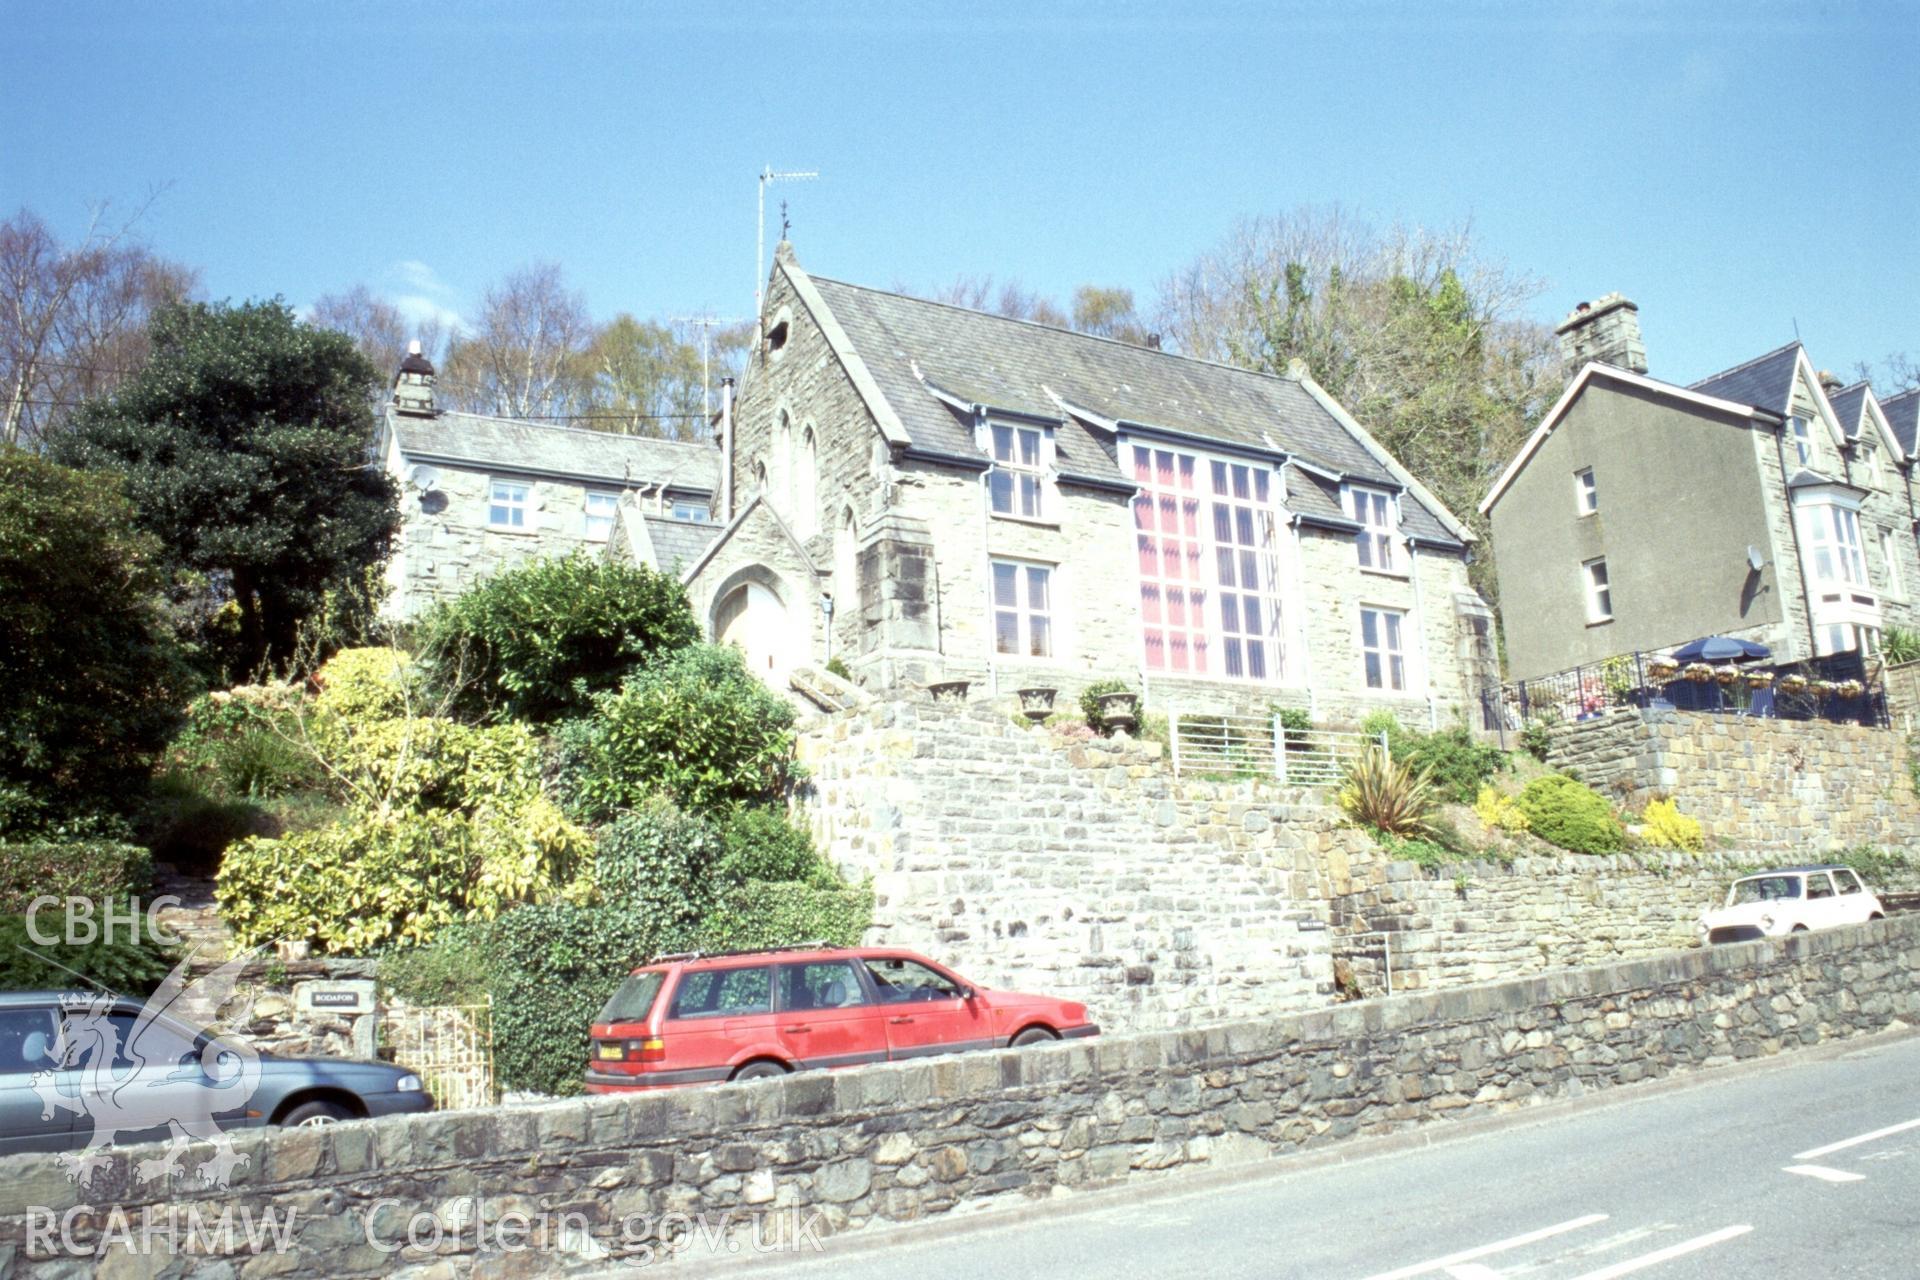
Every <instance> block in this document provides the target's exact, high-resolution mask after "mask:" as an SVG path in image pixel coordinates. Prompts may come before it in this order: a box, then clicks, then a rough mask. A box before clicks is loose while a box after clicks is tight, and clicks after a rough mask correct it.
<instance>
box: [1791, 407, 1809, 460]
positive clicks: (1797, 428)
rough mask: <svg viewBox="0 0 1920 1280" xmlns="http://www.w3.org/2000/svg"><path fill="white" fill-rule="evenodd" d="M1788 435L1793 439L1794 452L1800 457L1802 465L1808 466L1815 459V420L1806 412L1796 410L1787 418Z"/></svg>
mask: <svg viewBox="0 0 1920 1280" xmlns="http://www.w3.org/2000/svg"><path fill="white" fill-rule="evenodd" d="M1787 436H1788V439H1790V440H1792V441H1793V449H1794V453H1795V454H1797V455H1798V456H1799V458H1800V465H1801V466H1803V467H1804V466H1806V465H1808V464H1809V463H1811V462H1812V461H1813V421H1812V419H1811V418H1810V417H1808V416H1807V415H1806V414H1804V413H1800V412H1795V413H1794V414H1793V415H1792V416H1790V417H1789V418H1788V419H1787Z"/></svg>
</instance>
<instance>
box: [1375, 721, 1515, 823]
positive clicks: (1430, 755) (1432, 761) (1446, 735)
mask: <svg viewBox="0 0 1920 1280" xmlns="http://www.w3.org/2000/svg"><path fill="white" fill-rule="evenodd" d="M1393 757H1394V759H1396V760H1404V761H1406V762H1407V764H1409V765H1410V766H1412V767H1413V768H1414V769H1416V770H1420V769H1424V770H1426V771H1427V772H1428V773H1429V774H1431V775H1432V777H1433V789H1434V790H1435V791H1436V792H1438V793H1439V796H1440V798H1441V799H1442V800H1447V801H1451V802H1453V803H1454V804H1472V803H1473V801H1474V798H1475V797H1476V796H1478V795H1479V794H1480V788H1481V787H1482V786H1484V785H1485V784H1486V782H1487V780H1488V779H1489V778H1491V777H1493V775H1494V774H1496V773H1498V772H1500V770H1502V769H1504V768H1505V767H1506V764H1507V753H1506V752H1504V751H1502V750H1500V748H1498V747H1490V746H1487V745H1486V744H1485V743H1482V742H1480V741H1479V740H1478V739H1476V738H1475V737H1474V736H1473V733H1472V731H1471V730H1469V729H1467V728H1466V727H1464V726H1459V725H1456V726H1455V727H1454V728H1451V729H1442V730H1440V731H1439V732H1438V733H1424V734H1411V733H1410V734H1402V735H1401V737H1400V740H1399V741H1397V742H1395V743H1394V745H1393Z"/></svg>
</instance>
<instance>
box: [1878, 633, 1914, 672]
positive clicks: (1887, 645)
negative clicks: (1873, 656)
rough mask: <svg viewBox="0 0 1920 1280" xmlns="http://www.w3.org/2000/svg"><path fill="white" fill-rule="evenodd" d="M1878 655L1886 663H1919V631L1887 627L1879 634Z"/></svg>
mask: <svg viewBox="0 0 1920 1280" xmlns="http://www.w3.org/2000/svg"><path fill="white" fill-rule="evenodd" d="M1880 655H1881V656H1882V657H1883V658H1885V659H1886V660H1887V661H1888V662H1894V663H1897V662H1920V631H1915V630H1912V629H1910V628H1907V627H1888V628H1887V629H1886V630H1884V631H1882V632H1881V633H1880Z"/></svg>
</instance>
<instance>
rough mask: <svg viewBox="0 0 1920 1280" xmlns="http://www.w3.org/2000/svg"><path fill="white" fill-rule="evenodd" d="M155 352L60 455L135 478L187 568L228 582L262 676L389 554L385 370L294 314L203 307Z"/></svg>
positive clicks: (156, 526) (277, 309)
mask: <svg viewBox="0 0 1920 1280" xmlns="http://www.w3.org/2000/svg"><path fill="white" fill-rule="evenodd" d="M151 341H152V353H151V355H150V356H149V357H148V359H147V361H146V363H145V364H144V365H143V366H142V367H141V368H140V370H139V371H138V372H137V373H135V374H134V375H133V376H132V377H131V378H130V379H129V380H128V381H127V382H126V383H124V384H123V385H122V386H121V387H120V388H119V389H118V390H116V391H115V392H114V393H113V394H112V395H111V396H109V397H107V398H105V399H101V400H95V401H90V402H89V403H88V404H87V405H86V406H85V407H84V408H83V409H81V410H80V411H79V412H78V413H76V414H75V415H74V418H73V420H72V422H71V424H70V426H69V428H68V429H67V430H66V431H63V432H62V433H61V434H60V436H59V437H58V438H57V439H56V440H55V441H54V442H53V450H52V452H53V454H54V456H55V457H56V458H57V459H58V460H60V461H62V462H65V463H68V464H70V465H73V466H77V467H84V468H88V469H92V470H113V471H118V472H121V473H123V474H124V475H125V477H126V484H127V492H128V495H129V496H130V497H131V498H132V500H133V504H134V508H135V510H136V511H137V512H138V513H139V522H140V524H141V526H142V527H144V528H145V529H147V530H148V531H149V532H151V533H153V534H155V535H156V536H157V537H158V538H159V540H160V542H161V544H162V546H163V547H164V548H165V549H166V553H167V555H168V557H169V559H170V560H171V561H172V565H173V567H175V568H176V569H178V570H184V571H191V572H198V573H204V574H207V575H209V579H210V580H213V581H217V582H219V583H224V584H225V587H226V589H227V590H230V591H231V593H232V596H233V599H234V601H235V603H237V604H238V606H239V609H240V635H239V641H238V654H239V660H240V662H241V663H242V664H243V665H244V666H245V667H246V668H247V669H249V670H251V669H252V668H254V667H256V666H257V665H259V664H260V663H261V662H262V661H271V662H272V663H274V664H275V665H283V664H286V663H288V662H289V661H290V660H291V659H292V658H293V656H294V650H295V642H296V638H297V636H298V632H299V629H300V626H301V623H302V622H303V621H305V620H306V619H307V618H309V617H311V616H313V615H314V614H315V613H316V612H317V611H319V610H321V609H323V608H324V607H326V606H327V604H328V593H329V591H333V592H340V591H352V590H357V589H360V584H362V583H364V582H365V580H366V578H365V570H366V569H367V568H368V567H369V566H372V565H375V564H377V563H379V562H380V561H381V560H383V559H384V558H385V556H386V554H387V548H388V543H389V539H390V538H391V535H392V531H393V527H394V524H395V521H396V519H397V507H396V503H395V496H394V491H393V485H392V482H391V481H390V480H389V479H388V478H387V476H386V475H385V474H383V473H382V472H381V471H380V469H379V468H378V467H377V466H375V465H373V464H372V462H371V461H370V460H369V458H368V449H369V446H370V443H371V440H372V436H373V416H372V411H371V409H370V408H369V405H370V402H371V385H372V384H374V383H375V382H377V381H378V378H379V374H378V373H377V371H376V370H375V369H374V368H373V366H372V365H370V364H368V363H367V360H366V358H365V357H364V356H362V355H360V354H359V352H357V351H356V350H354V347H353V343H352V342H351V340H349V339H348V338H346V337H345V336H344V335H342V334H338V333H334V332H330V331H328V330H324V329H316V328H313V327H311V326H308V325H305V324H302V323H300V321H298V320H297V319H295V317H294V314H293V312H292V311H291V310H289V309H288V307H287V306H286V304H285V303H283V302H281V301H279V300H277V299H276V300H274V301H272V302H249V303H244V304H242V305H240V306H231V305H228V304H225V303H221V304H216V305H209V304H204V303H188V304H181V305H177V306H172V307H168V308H166V309H165V310H163V311H161V312H160V313H159V314H158V315H157V316H155V318H154V321H153V325H152V329H151Z"/></svg>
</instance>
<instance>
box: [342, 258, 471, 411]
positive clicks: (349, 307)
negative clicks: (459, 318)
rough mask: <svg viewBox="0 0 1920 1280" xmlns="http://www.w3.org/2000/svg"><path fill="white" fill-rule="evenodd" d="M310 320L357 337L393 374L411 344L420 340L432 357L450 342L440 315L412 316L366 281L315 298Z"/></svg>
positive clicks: (375, 362)
mask: <svg viewBox="0 0 1920 1280" xmlns="http://www.w3.org/2000/svg"><path fill="white" fill-rule="evenodd" d="M308 322H309V323H310V324H312V325H313V326H314V327H316V328H320V329H333V330H335V331H337V332H340V333H344V334H346V335H347V336H348V337H349V338H352V339H353V345H354V346H355V347H357V348H359V350H360V354H361V355H363V356H365V357H366V358H367V362H368V363H369V364H371V365H372V366H373V367H374V368H375V369H376V370H378V371H379V372H380V373H381V374H383V375H386V376H387V377H391V376H392V375H393V372H394V371H395V370H396V369H398V368H399V367H400V361H401V360H402V359H404V358H405V356H406V354H407V344H408V343H410V342H418V343H419V344H420V346H421V348H422V349H423V350H424V351H425V352H426V353H427V358H428V359H430V360H431V359H436V358H438V356H439V352H440V350H441V348H442V347H443V346H445V344H446V340H447V335H446V333H445V331H444V329H443V328H442V326H441V323H440V321H439V320H437V319H431V320H426V321H424V322H423V321H419V320H413V319H409V318H408V317H407V316H406V315H405V314H404V313H403V312H402V311H401V310H400V308H398V307H396V306H394V305H393V304H392V303H391V302H388V301H386V300H385V299H383V298H377V297H375V296H374V295H373V292H372V291H371V290H369V289H368V288H367V286H365V285H363V284H357V285H355V286H353V288H351V289H349V290H347V291H346V292H345V293H329V294H325V295H323V296H321V297H318V298H315V299H314V300H313V307H312V309H311V312H310V314H309V317H308ZM386 392H387V384H386V382H385V381H382V382H381V383H380V384H379V387H378V389H377V392H376V395H377V398H378V399H380V400H385V399H386Z"/></svg>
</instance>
